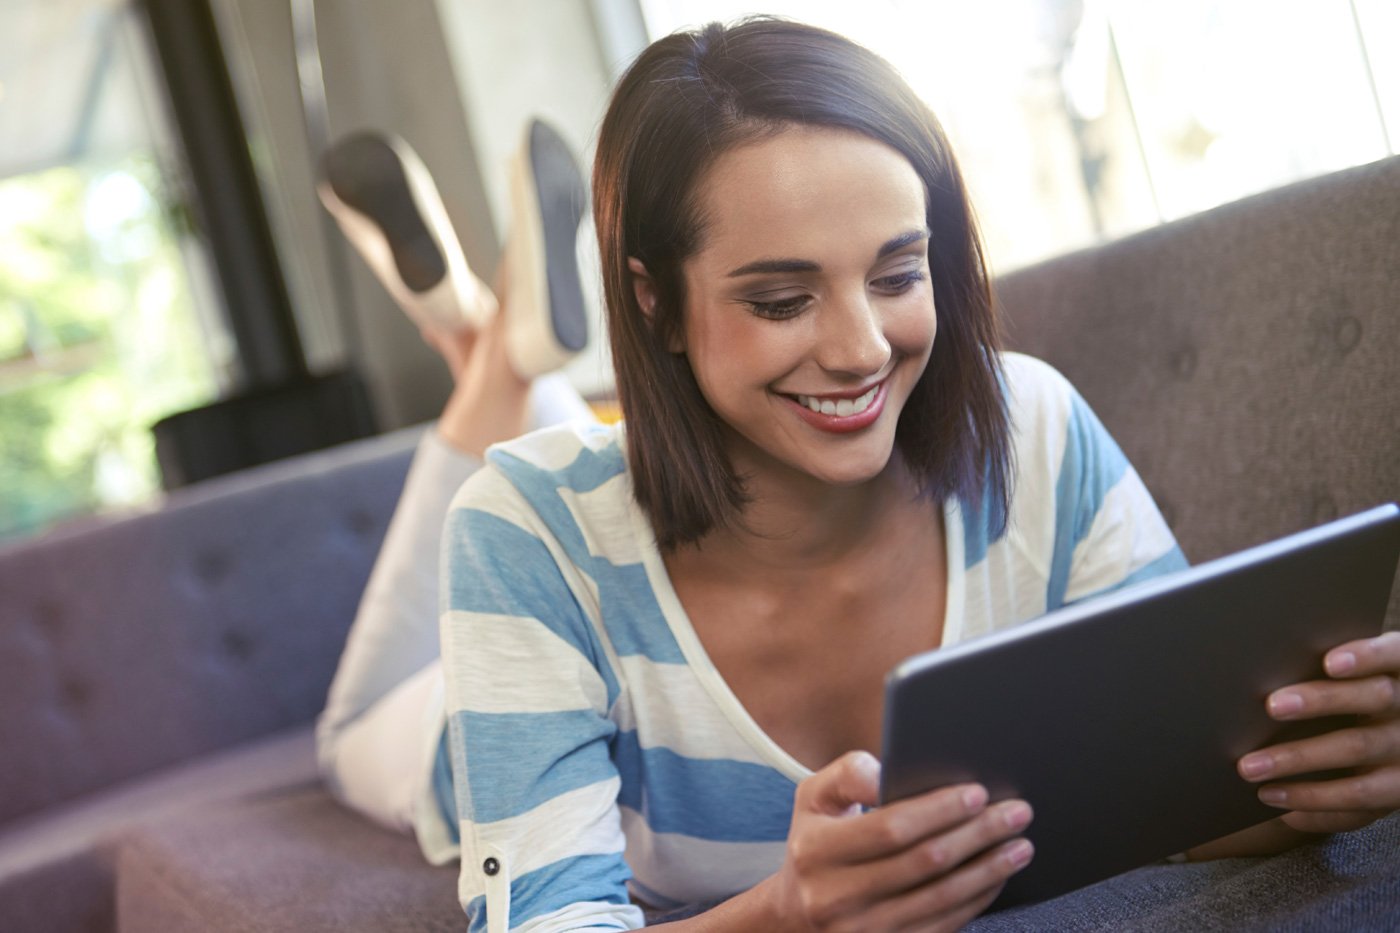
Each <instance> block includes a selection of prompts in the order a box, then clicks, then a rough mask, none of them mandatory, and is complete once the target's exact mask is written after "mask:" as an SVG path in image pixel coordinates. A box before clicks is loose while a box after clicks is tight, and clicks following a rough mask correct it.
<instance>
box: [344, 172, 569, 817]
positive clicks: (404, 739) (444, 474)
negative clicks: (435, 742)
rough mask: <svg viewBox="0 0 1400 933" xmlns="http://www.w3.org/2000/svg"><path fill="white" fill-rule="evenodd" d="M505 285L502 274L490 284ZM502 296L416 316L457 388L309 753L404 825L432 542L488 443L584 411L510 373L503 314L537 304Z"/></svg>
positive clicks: (433, 668)
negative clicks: (455, 312) (470, 321)
mask: <svg viewBox="0 0 1400 933" xmlns="http://www.w3.org/2000/svg"><path fill="white" fill-rule="evenodd" d="M420 188H421V186H420ZM453 243H455V238H454V239H453ZM509 252H510V250H509V248H508V253H509ZM510 261H511V260H510V257H509V255H508V256H507V258H506V262H510ZM505 281H506V276H505V275H501V276H498V283H499V284H498V287H500V285H503V284H504V282H505ZM391 291H392V290H391ZM500 298H501V311H500V314H498V315H496V316H494V317H492V318H490V320H489V321H488V322H487V323H486V324H485V325H484V326H483V327H482V328H481V329H480V330H475V329H473V328H471V327H467V326H458V327H454V326H451V322H450V321H449V323H448V324H446V325H444V324H443V323H441V322H440V318H441V315H440V314H439V315H437V316H436V318H429V317H427V316H425V315H422V314H416V315H413V316H414V318H415V320H417V321H418V323H419V325H420V327H421V329H422V332H423V337H424V339H425V340H426V341H427V342H428V343H429V344H430V345H431V346H432V347H434V348H435V349H436V350H437V351H438V353H439V354H440V355H441V356H442V358H443V360H444V361H445V362H446V363H447V365H448V367H449V368H450V369H451V371H452V374H453V381H454V388H453V391H452V394H451V396H450V397H449V399H448V401H447V405H446V407H445V408H444V410H443V413H442V416H441V418H440V419H439V420H438V422H437V424H436V426H435V427H434V429H432V430H430V431H428V432H427V433H426V434H425V435H424V438H423V440H422V442H421V443H420V445H419V448H418V450H417V452H416V454H415V456H414V459H413V463H412V465H411V467H410V469H409V474H408V477H407V479H406V481H405V483H404V490H403V493H402V494H401V496H400V499H399V504H398V506H397V508H396V510H395V513H394V517H393V519H392V520H391V522H390V524H389V529H388V532H387V534H386V535H385V539H384V544H383V546H382V548H381V550H380V553H379V557H378V558H377V560H376V562H375V566H374V569H373V571H372V572H371V575H370V579H369V583H368V585H367V586H366V589H365V594H364V596H363V598H362V600H361V603H360V606H359V610H358V612H357V613H356V617H355V621H354V623H353V625H352V626H351V629H350V633H349V637H348V639H347V642H346V647H345V652H344V654H343V655H342V656H341V660H340V665H339V667H338V669H337V671H336V675H335V679H334V681H333V682H332V684H331V689H330V695H329V698H328V700H327V703H326V708H325V711H324V712H323V713H322V714H321V717H320V719H319V720H318V722H317V729H316V742H317V756H318V760H319V764H320V768H321V772H322V774H323V775H324V776H325V779H326V781H327V784H328V786H329V787H330V789H331V791H332V792H333V793H334V794H335V795H336V796H337V797H338V798H339V799H340V800H342V801H343V802H345V803H346V804H348V805H349V806H351V807H353V808H354V809H356V810H359V811H361V812H363V813H365V814H366V815H368V816H370V817H371V818H373V819H375V820H376V821H377V822H380V823H382V824H384V825H386V826H390V827H392V828H395V829H400V830H408V829H410V828H411V827H412V825H413V808H414V805H415V798H416V795H417V792H418V790H419V788H420V787H421V785H422V782H423V775H424V767H425V765H424V763H423V762H422V761H421V760H420V759H421V758H422V757H423V753H422V748H421V746H422V744H423V735H424V731H423V729H421V728H419V727H418V726H419V724H420V722H421V721H422V720H423V716H424V711H425V710H427V709H430V708H432V707H433V706H434V702H435V697H436V695H437V692H438V691H440V689H441V686H440V684H441V675H440V672H439V670H438V668H439V665H438V663H437V661H438V650H439V649H438V605H437V600H438V545H439V540H440V538H441V534H442V523H443V519H444V517H445V516H446V513H447V506H448V504H449V502H450V501H451V499H452V496H453V495H454V494H455V493H456V491H457V489H458V487H459V486H461V484H462V482H463V481H465V480H466V478H467V477H469V476H470V475H471V474H472V473H473V472H475V471H476V470H477V469H478V468H479V467H480V465H481V458H482V456H483V454H484V452H485V450H486V448H487V447H488V446H490V445H491V444H493V443H496V442H497V441H502V440H507V439H509V438H512V437H516V436H518V435H519V434H522V433H524V432H525V431H527V430H532V429H534V428H537V427H543V426H545V425H549V424H555V423H558V422H561V421H566V420H571V419H574V418H579V417H590V416H591V413H590V411H589V409H588V407H587V405H585V404H584V402H583V400H582V399H580V398H579V396H578V393H577V392H575V391H574V390H573V388H572V386H570V385H569V383H568V382H567V381H566V380H565V379H563V377H562V376H559V375H558V374H553V375H544V376H541V377H540V378H533V379H532V378H530V376H529V375H528V374H527V375H523V376H522V375H521V374H519V373H517V372H516V371H515V369H514V368H513V366H512V364H511V361H510V354H509V353H508V352H507V347H506V336H505V335H506V330H507V328H508V327H509V326H510V321H511V315H512V314H522V313H524V314H538V313H539V309H534V308H531V309H523V308H520V307H518V305H519V304H520V302H519V301H517V302H516V305H517V307H512V302H511V298H510V296H509V295H507V294H504V293H503V294H501V295H500ZM406 310H407V309H406Z"/></svg>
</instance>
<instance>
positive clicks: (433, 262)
mask: <svg viewBox="0 0 1400 933" xmlns="http://www.w3.org/2000/svg"><path fill="white" fill-rule="evenodd" d="M322 170H323V172H324V173H325V178H326V181H327V182H328V183H329V184H330V187H331V190H332V191H333V192H335V195H336V197H338V198H339V199H340V200H341V201H343V202H344V203H345V204H346V205H347V206H348V207H350V208H352V209H354V210H356V211H358V212H359V213H361V214H363V215H365V216H366V217H367V218H369V219H370V220H371V221H373V222H374V223H375V224H376V225H378V226H379V228H380V230H382V231H383V233H384V237H385V240H386V241H387V242H388V245H389V251H390V254H391V255H392V256H393V260H394V267H395V269H397V271H398V273H399V278H400V279H401V280H402V281H403V283H404V285H406V286H408V288H409V289H410V290H412V291H414V292H417V293H419V294H422V293H423V292H427V291H430V290H431V289H433V288H434V287H436V286H437V285H438V284H439V283H441V282H442V280H443V279H444V278H446V277H447V259H446V257H444V256H443V254H442V251H441V250H440V249H438V245H437V242H436V241H435V240H434V239H433V234H432V231H431V230H429V229H428V224H427V221H426V220H425V219H424V217H423V215H422V213H420V212H419V210H418V207H417V202H416V200H415V199H414V196H413V190H412V188H411V187H410V186H409V182H408V177H407V175H405V174H404V167H403V163H402V162H400V160H399V156H398V154H397V153H396V152H394V150H393V148H392V147H391V146H390V145H389V144H388V143H387V142H386V141H385V140H384V139H382V138H380V137H378V136H373V135H368V134H363V135H357V136H352V137H350V138H349V139H347V140H345V141H344V142H342V143H339V144H337V145H336V146H335V147H333V148H332V149H331V150H329V151H328V152H327V153H326V155H325V158H324V159H323V160H322Z"/></svg>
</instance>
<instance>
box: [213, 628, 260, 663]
mask: <svg viewBox="0 0 1400 933" xmlns="http://www.w3.org/2000/svg"><path fill="white" fill-rule="evenodd" d="M220 642H221V643H222V644H223V648H224V653H225V654H227V655H229V656H230V657H233V658H237V659H238V660H239V661H246V660H248V659H249V658H250V657H252V656H253V639H252V638H251V637H249V636H248V635H246V634H244V633H243V632H236V631H231V632H224V636H223V638H221V639H220Z"/></svg>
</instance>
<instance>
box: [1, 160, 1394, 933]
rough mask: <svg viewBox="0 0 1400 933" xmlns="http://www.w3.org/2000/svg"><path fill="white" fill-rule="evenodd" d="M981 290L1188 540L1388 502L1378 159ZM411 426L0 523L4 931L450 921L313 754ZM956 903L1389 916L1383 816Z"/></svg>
mask: <svg viewBox="0 0 1400 933" xmlns="http://www.w3.org/2000/svg"><path fill="white" fill-rule="evenodd" d="M998 293H999V296H1000V298H1001V301H1002V303H1003V306H1004V308H1005V310H1006V313H1007V315H1008V318H1009V320H1010V323H1011V327H1010V338H1011V344H1012V345H1013V346H1015V347H1017V348H1019V349H1024V350H1027V351H1028V352H1031V353H1033V354H1035V355H1038V356H1041V357H1043V358H1045V359H1047V360H1049V361H1051V362H1052V363H1054V364H1055V365H1056V366H1058V367H1059V368H1060V369H1061V370H1063V371H1064V372H1065V373H1066V374H1067V375H1068V376H1069V377H1070V378H1071V380H1073V381H1074V382H1075V383H1076V384H1077V385H1078V386H1079V387H1080V389H1081V390H1082V391H1083V393H1084V394H1085V396H1086V397H1087V398H1088V400H1089V401H1090V403H1091V404H1092V405H1093V406H1094V407H1095V408H1096V409H1097V410H1098V412H1099V413H1100V415H1101V416H1102V418H1103V420H1104V421H1105V422H1106V423H1107V424H1108V426H1109V428H1110V430H1111V431H1113V433H1114V434H1115V435H1116V436H1117V437H1118V439H1119V441H1120V442H1121V444H1122V446H1123V447H1124V449H1125V450H1126V451H1127V453H1128V456H1129V458H1130V459H1131V460H1132V461H1133V462H1134V463H1135V464H1136V465H1137V467H1138V469H1139V470H1140V472H1141V473H1142V474H1143V476H1144V477H1145V479H1146V481H1147V483H1148V485H1149V486H1150V487H1151V488H1152V489H1153V491H1154V493H1155V494H1156V495H1157V496H1158V498H1159V501H1160V503H1161V504H1162V507H1163V510H1164V511H1165V513H1166V514H1167V517H1168V520H1169V521H1170V522H1171V523H1172V525H1173V527H1174V528H1175V530H1176V533H1177V535H1178V537H1179V538H1180V540H1181V542H1182V544H1183V546H1184V548H1185V550H1186V552H1187V554H1188V556H1189V557H1191V558H1192V559H1193V560H1196V561H1199V560H1204V559H1208V558H1211V557H1215V556H1218V555H1220V554H1224V553H1227V552H1229V551H1233V550H1237V549H1239V548H1242V547H1245V546H1247V545H1250V544H1253V543H1257V542H1259V541H1262V540H1266V539H1268V538H1272V537H1276V536H1279V535H1282V534H1285V533H1287V532H1290V531H1294V530H1298V529H1300V528H1303V527H1307V526H1310V525H1313V524H1316V523H1318V522H1320V521H1323V520H1326V519H1329V518H1331V517H1333V516H1336V515H1340V514H1346V513H1350V512H1353V511H1357V510H1360V509H1362V508H1365V507H1368V506H1371V505H1375V504H1377V503H1380V502H1384V501H1390V500H1396V499H1400V159H1394V158H1393V159H1389V160H1385V161H1382V162H1378V163H1374V164H1372V165H1367V166H1362V167H1359V168H1355V169H1350V170H1347V171H1343V172H1340V173H1337V174H1335V175H1332V176H1329V177H1326V178H1321V179H1316V180H1313V181H1308V182H1304V183H1301V184H1298V185H1294V186H1291V187H1288V188H1284V189H1280V190H1278V191H1274V192H1270V193H1267V194H1264V195H1259V196H1256V197H1252V198H1248V199H1245V200H1243V201H1240V202H1237V203H1234V204H1230V205H1226V206H1224V207H1221V208H1218V209H1216V210H1213V211H1210V212H1208V213H1206V214H1203V215H1199V216H1197V217H1193V218H1190V219H1187V220H1184V221H1180V222H1177V223H1174V224H1170V225H1167V226H1165V227H1161V228H1158V229H1155V230H1151V231H1148V232H1146V233H1143V234H1139V235H1137V236H1134V237H1130V238H1128V239H1125V240H1121V241H1119V242H1116V243H1112V244H1109V245H1106V246H1103V247H1099V248H1096V249H1091V250H1087V251H1084V252H1079V253H1075V254H1072V255H1069V256H1066V257H1062V258H1059V259H1056V260H1052V261H1050V262H1047V263H1043V264H1041V265H1038V266H1036V267H1033V268H1030V269H1025V270H1022V271H1019V272H1016V273H1014V274H1011V275H1008V276H1005V277H1003V278H1002V279H1001V280H1000V281H999V282H998ZM416 436H417V434H416V432H415V431H409V432H403V433H399V434H395V435H390V436H387V437H383V438H378V439H374V440H370V441H365V442H359V443H356V444H352V445H348V446H346V447H343V448H340V449H337V450H334V451H328V452H324V453H319V454H314V455H310V456H307V457H303V458H300V459H298V460H295V461H291V462H287V463H283V464H276V465H271V466H267V467H262V468H258V469H256V470H251V471H248V472H247V473H245V474H243V475H239V476H235V477H229V478H225V479H222V480H215V481H211V482H208V483H205V484H203V485H201V486H197V487H193V488H191V489H187V490H184V491H182V492H180V493H177V494H174V495H172V496H170V497H169V498H168V499H167V500H166V501H165V502H164V503H163V504H162V505H161V506H160V507H159V508H156V509H154V510H151V511H147V512H144V513H141V514H135V515H130V516H125V517H121V518H116V519H102V520H94V521H90V522H87V523H83V524H80V525H76V526H73V527H71V528H68V529H65V530H62V531H59V532H56V533H53V534H50V535H48V536H45V537H42V538H40V539H37V540H34V541H31V542H25V543H21V544H19V545H17V546H11V547H9V548H8V549H4V550H0V699H2V700H3V702H0V930H3V931H69V930H73V931H76V930H99V931H101V930H111V929H120V930H123V931H129V930H138V931H146V930H155V931H162V930H181V931H184V930H231V931H232V930H249V931H253V930H298V931H302V930H436V929H442V930H447V929H460V928H463V927H465V922H464V919H463V917H462V915H461V913H460V911H459V909H458V907H457V904H456V898H455V871H454V870H453V868H451V867H447V868H431V867H428V866H427V865H425V864H424V863H423V862H422V861H421V859H420V858H419V856H418V853H417V849H416V846H415V845H414V843H413V842H412V841H411V840H409V839H407V838H403V837H398V836H395V835H392V834H390V833H387V832H384V831H382V830H379V829H377V828H375V827H373V826H371V825H369V824H368V823H366V822H364V821H362V820H360V819H358V818H356V817H355V816H354V815H352V814H350V813H349V812H347V811H345V810H344V809H342V808H341V807H339V806H338V805H337V804H335V803H334V802H333V801H332V800H331V799H330V798H329V797H328V796H327V795H326V793H325V792H324V790H322V788H321V787H320V785H319V782H318V781H317V778H316V775H315V768H314V763H313V752H312V741H311V732H310V723H311V721H312V719H313V717H314V716H315V715H316V713H317V712H318V710H319V708H320V706H321V704H322V702H323V700H324V697H325V692H326V688H327V685H328V683H329V680H330V677H331V674H332V672H333V670H334V666H335V663H336V659H337V656H338V654H339V651H340V647H341V645H342V643H343V640H344V637H345V632H346V630H347V627H348V625H349V622H350V619H351V617H352V615H353V612H354V608H355V604H356V601H357V599H358V597H359V593H360V590H361V588H362V587H363V585H364V581H365V578H366V576H367V574H368V570H369V567H370V564H371V561H372V560H373V557H374V554H375V551H376V549H377V547H378V543H379V540H380V537H381V536H382V534H383V531H384V528H385V525H386V523H387V521H388V516H389V514H390V512H391V511H392V509H393V506H394V501H395V498H396V496H397V493H398V490H399V488H400V486H401V484H402V481H403V477H404V475H405V471H406V469H407V465H408V461H409V457H410V455H411V453H412V448H413V445H414V442H415V439H416ZM1388 625H1390V626H1391V627H1396V626H1397V625H1400V593H1396V594H1394V595H1393V597H1392V600H1391V604H1390V613H1389V616H1388ZM1129 831H1130V828H1129ZM973 928H974V929H976V930H982V931H987V930H1036V929H1056V930H1123V929H1141V930H1172V929H1231V930H1235V929H1271V930H1272V929H1298V930H1305V929H1338V930H1342V929H1345V930H1357V929H1362V930H1364V929H1375V930H1392V929H1396V928H1400V820H1397V818H1395V817H1392V818H1390V819H1388V820H1385V821H1382V822H1381V823H1379V824H1376V825H1375V826H1373V827H1371V828H1370V829H1368V830H1366V831H1364V832H1362V833H1357V834H1350V835H1347V836H1343V837H1339V838H1337V839H1335V840H1333V841H1331V842H1327V843H1325V844H1321V845H1315V846H1308V847H1304V848H1302V849H1299V850H1296V851H1295V852H1293V853H1290V854H1288V855H1285V856H1282V857H1279V858H1276V859H1270V860H1252V859H1239V860H1230V861H1225V862H1219V863H1211V864H1207V865H1180V866H1177V865H1171V866H1168V865H1159V866H1150V867H1148V868H1144V869H1142V870H1140V871H1138V872H1132V873H1129V874H1127V875H1124V876H1121V877H1120V878H1117V879H1112V880H1110V881H1108V882H1105V883H1103V884H1101V885H1097V886H1095V887H1093V888H1089V889H1086V890H1085V891H1082V892H1077V893H1075V894H1072V895H1068V896H1066V897H1064V898H1060V899H1058V900H1055V901H1051V902H1049V903H1048V904H1042V905H1036V906H1033V907H1030V908H1023V909H1020V910H1016V911H1009V912H1006V913H1002V914H997V915H992V916H988V917H984V918H981V919H979V920H978V921H976V922H975V923H974V925H973Z"/></svg>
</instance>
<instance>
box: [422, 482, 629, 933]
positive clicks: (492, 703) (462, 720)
mask: <svg viewBox="0 0 1400 933" xmlns="http://www.w3.org/2000/svg"><path fill="white" fill-rule="evenodd" d="M552 544H554V542H553V541H552V539H551V537H550V535H549V534H548V532H547V530H545V528H544V527H543V523H542V522H541V521H540V520H539V519H538V517H537V516H536V515H535V514H534V513H533V511H532V510H531V509H530V508H529V506H528V504H527V503H526V502H525V501H524V500H523V498H522V497H521V496H520V495H519V494H518V493H516V491H515V490H514V488H513V487H512V486H511V485H510V483H509V481H508V480H506V478H505V477H504V476H503V475H502V474H501V473H500V472H499V471H498V470H497V469H495V468H494V467H492V466H487V467H486V468H484V469H483V470H481V471H480V472H479V473H477V474H476V476H474V477H472V479H471V480H469V481H468V482H467V483H466V485H464V486H463V487H462V490H461V492H459V493H458V495H457V498H456V499H455V500H454V502H453V506H452V508H451V510H450V511H449V513H448V518H447V523H446V528H445V530H444V536H443V554H442V560H443V583H442V594H441V597H442V616H441V630H442V651H443V671H444V678H445V682H446V713H447V738H448V751H449V757H450V763H451V771H452V787H453V794H452V798H453V803H455V807H456V823H457V827H458V829H459V832H460V842H461V853H462V869H461V875H460V878H459V881H458V898H459V900H460V901H461V904H462V907H463V909H464V910H465V911H466V913H467V916H468V918H469V920H470V929H471V930H472V931H473V933H476V931H491V933H497V931H501V933H504V931H506V930H527V931H546V930H548V931H553V930H624V929H634V928H637V927H640V926H642V924H643V920H642V914H641V911H640V910H639V909H638V908H637V907H635V906H633V905H632V904H631V903H630V901H629V897H628V892H627V881H628V879H629V877H630V872H629V870H628V867H627V864H626V862H625V861H624V859H623V848H624V838H623V835H622V830H621V823H620V816H619V811H618V806H617V795H618V790H619V784H620V781H619V777H618V773H617V769H616V768H615V766H614V765H613V762H612V758H611V754H610V746H609V742H610V740H611V739H612V738H613V737H614V735H615V733H616V726H615V725H614V723H613V722H612V721H611V720H610V719H609V718H608V710H609V709H610V708H611V705H612V703H613V701H614V700H615V699H616V695H617V690H618V687H617V681H616V678H615V677H613V676H612V674H611V670H610V668H609V666H608V661H607V659H606V657H605V654H604V651H603V647H602V645H601V643H600V640H599V638H598V635H597V633H596V630H595V629H594V628H593V626H592V624H591V623H590V621H589V619H588V617H587V615H586V614H585V612H584V611H583V609H582V608H581V607H580V605H579V602H578V600H577V598H576V597H575V594H574V591H573V590H572V589H571V588H570V585H569V580H568V579H567V574H566V572H565V570H564V568H563V567H561V563H560V560H561V558H556V556H555V555H556V553H557V552H558V550H559V549H558V546H557V544H554V546H553V548H551V545H552ZM576 585H577V584H576Z"/></svg>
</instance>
